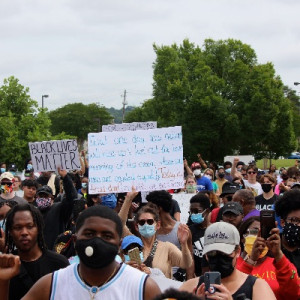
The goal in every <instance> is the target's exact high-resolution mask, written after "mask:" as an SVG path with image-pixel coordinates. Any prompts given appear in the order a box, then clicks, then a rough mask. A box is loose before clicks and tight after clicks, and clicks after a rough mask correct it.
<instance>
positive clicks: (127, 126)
mask: <svg viewBox="0 0 300 300" xmlns="http://www.w3.org/2000/svg"><path fill="white" fill-rule="evenodd" d="M155 128H157V122H156V121H153V122H132V123H122V124H113V125H102V132H112V131H128V130H131V131H136V130H146V129H155Z"/></svg>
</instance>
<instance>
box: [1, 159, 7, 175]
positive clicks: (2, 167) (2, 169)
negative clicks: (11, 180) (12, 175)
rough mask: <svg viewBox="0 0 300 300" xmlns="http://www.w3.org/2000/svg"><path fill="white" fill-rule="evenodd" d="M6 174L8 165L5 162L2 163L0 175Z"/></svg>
mask: <svg viewBox="0 0 300 300" xmlns="http://www.w3.org/2000/svg"><path fill="white" fill-rule="evenodd" d="M5 172H6V163H5V162H1V163H0V175H1V174H2V173H5Z"/></svg>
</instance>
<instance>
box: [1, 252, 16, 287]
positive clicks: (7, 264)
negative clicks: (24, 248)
mask: <svg viewBox="0 0 300 300" xmlns="http://www.w3.org/2000/svg"><path fill="white" fill-rule="evenodd" d="M20 266H21V261H20V257H19V256H16V255H13V254H0V280H2V281H7V280H10V279H12V278H13V277H15V276H16V275H18V274H19V272H20Z"/></svg>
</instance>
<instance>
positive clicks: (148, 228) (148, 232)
mask: <svg viewBox="0 0 300 300" xmlns="http://www.w3.org/2000/svg"><path fill="white" fill-rule="evenodd" d="M138 227H139V233H140V234H141V236H143V237H145V238H150V237H152V236H153V235H154V234H155V232H156V230H155V226H154V224H153V225H149V224H147V223H146V224H144V225H143V226H141V225H138Z"/></svg>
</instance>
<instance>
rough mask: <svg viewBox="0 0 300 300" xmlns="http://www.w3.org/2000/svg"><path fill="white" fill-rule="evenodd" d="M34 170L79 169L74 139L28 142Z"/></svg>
mask: <svg viewBox="0 0 300 300" xmlns="http://www.w3.org/2000/svg"><path fill="white" fill-rule="evenodd" d="M29 151H30V155H31V160H32V165H33V168H34V171H35V172H45V171H56V170H57V167H60V168H61V169H62V170H78V169H81V165H80V160H79V153H78V146H77V141H76V140H60V141H47V142H35V143H29Z"/></svg>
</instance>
